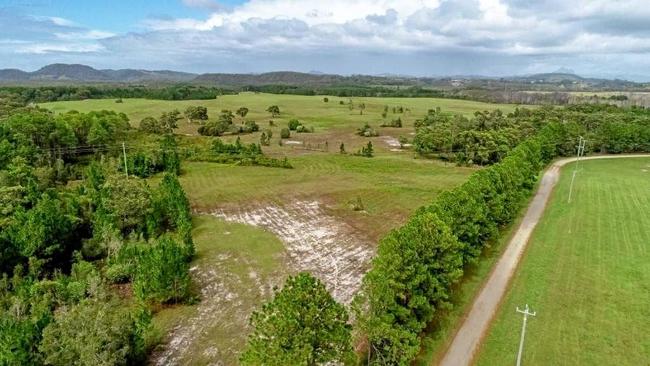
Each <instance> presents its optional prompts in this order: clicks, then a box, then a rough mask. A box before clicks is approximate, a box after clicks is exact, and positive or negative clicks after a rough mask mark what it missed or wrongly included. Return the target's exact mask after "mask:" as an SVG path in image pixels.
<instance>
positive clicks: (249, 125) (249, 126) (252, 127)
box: [242, 119, 260, 133]
mask: <svg viewBox="0 0 650 366" xmlns="http://www.w3.org/2000/svg"><path fill="white" fill-rule="evenodd" d="M259 130H260V126H258V124H257V123H255V121H253V120H250V119H249V120H246V122H244V129H243V131H242V132H247V133H249V132H257V131H259Z"/></svg>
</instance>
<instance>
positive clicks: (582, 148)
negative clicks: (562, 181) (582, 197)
mask: <svg viewBox="0 0 650 366" xmlns="http://www.w3.org/2000/svg"><path fill="white" fill-rule="evenodd" d="M586 143H587V140H585V139H584V138H582V136H579V139H578V156H577V159H576V163H575V165H574V167H573V176H572V177H571V185H570V186H569V199H568V200H567V203H571V194H572V193H573V181H574V180H575V179H576V173H578V165H579V164H580V158H581V157H582V156H583V155H584V153H585V144H586Z"/></svg>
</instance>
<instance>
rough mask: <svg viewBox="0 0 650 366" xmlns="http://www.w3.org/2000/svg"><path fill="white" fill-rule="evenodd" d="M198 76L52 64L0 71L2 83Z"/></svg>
mask: <svg viewBox="0 0 650 366" xmlns="http://www.w3.org/2000/svg"><path fill="white" fill-rule="evenodd" d="M196 77H197V74H191V73H187V72H178V71H169V70H155V71H149V70H135V69H121V70H111V69H107V70H97V69H94V68H92V67H90V66H87V65H79V64H51V65H47V66H45V67H42V68H40V69H38V70H36V71H34V72H26V71H22V70H18V69H2V70H0V81H2V82H11V81H17V82H25V81H41V82H43V81H62V82H66V81H68V82H140V81H171V82H181V81H191V80H193V79H194V78H196Z"/></svg>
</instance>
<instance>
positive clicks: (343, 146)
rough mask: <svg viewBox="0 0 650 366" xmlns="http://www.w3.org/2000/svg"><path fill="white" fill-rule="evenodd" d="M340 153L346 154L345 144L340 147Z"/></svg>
mask: <svg viewBox="0 0 650 366" xmlns="http://www.w3.org/2000/svg"><path fill="white" fill-rule="evenodd" d="M339 152H340V153H341V154H346V152H345V144H344V143H342V142H341V145H340V146H339Z"/></svg>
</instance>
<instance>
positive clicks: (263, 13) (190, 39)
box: [0, 0, 650, 75]
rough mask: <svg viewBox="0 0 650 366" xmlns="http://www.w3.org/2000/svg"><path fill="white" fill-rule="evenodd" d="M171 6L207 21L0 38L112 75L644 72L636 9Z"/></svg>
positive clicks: (443, 2) (588, 0)
mask: <svg viewBox="0 0 650 366" xmlns="http://www.w3.org/2000/svg"><path fill="white" fill-rule="evenodd" d="M183 3H184V4H185V5H186V6H191V7H198V8H202V9H206V10H207V11H208V12H209V13H208V14H207V16H206V17H205V18H203V19H200V18H176V19H174V18H169V19H146V20H143V21H142V23H141V25H144V31H141V32H135V33H122V34H111V33H109V32H102V31H100V30H93V29H88V28H84V27H82V26H80V25H77V24H75V23H74V22H71V21H69V20H66V19H61V18H55V17H47V18H43V19H41V20H40V23H39V26H38V27H30V26H29V25H23V27H24V31H22V32H10V33H9V34H5V35H3V36H4V37H5V38H6V39H12V40H22V39H23V38H21V37H23V34H29V33H30V32H32V33H33V32H35V31H33V30H32V29H34V28H35V29H39V31H43V34H46V35H44V36H38V37H35V39H33V40H32V43H33V44H31V48H29V47H27V48H22V49H18V51H17V52H25V50H31V52H39V53H44V52H47V53H50V54H55V53H56V52H81V53H83V52H87V53H93V52H102V57H105V58H103V59H102V61H103V62H107V63H108V62H111V61H112V62H115V63H120V64H121V65H122V66H123V67H144V66H145V65H153V67H175V66H178V67H180V68H183V69H192V68H194V69H195V70H197V69H198V70H200V71H225V70H229V71H267V70H268V69H270V68H273V69H296V70H311V69H325V71H330V72H343V73H346V72H348V73H349V72H372V70H376V71H377V72H393V73H416V74H437V75H440V74H448V73H478V74H490V73H496V74H514V73H518V72H527V71H529V70H536V71H539V69H540V68H544V67H549V68H554V67H553V65H554V64H558V65H560V66H568V67H571V68H573V69H576V70H577V71H578V72H585V73H588V72H591V71H592V70H603V69H604V68H605V64H601V63H599V62H598V60H599V59H602V60H612V57H614V59H618V60H621V62H619V63H611V62H609V61H608V62H609V64H608V66H610V67H612V68H616V67H618V68H620V69H621V70H622V71H626V69H627V68H629V67H630V65H634V63H632V62H631V61H630V62H627V61H626V60H635V62H636V63H638V64H639V66H637V71H635V72H637V73H638V72H641V71H639V70H643V68H644V67H647V66H648V64H649V63H650V61H648V62H639V60H640V59H643V58H642V57H638V56H637V55H645V56H650V55H648V53H650V22H648V21H647V20H648V19H650V7H648V6H647V0H621V1H611V0H575V1H572V2H567V1H566V0H547V1H534V0H329V1H306V0H249V1H247V2H245V3H243V4H241V5H238V6H234V7H232V8H229V9H227V8H224V7H219V6H218V5H217V4H218V3H217V2H215V1H213V0H183ZM0 16H1V14H0ZM0 21H4V20H3V19H0ZM45 23H47V27H46V26H44V25H43V24H45ZM14 24H15V25H14ZM13 27H16V28H18V27H21V25H20V24H19V23H18V22H14V23H11V26H9V27H7V28H13ZM45 28H47V29H45ZM42 29H45V30H42ZM24 37H27V36H24ZM1 47H2V43H1V42H0V48H1ZM7 49H9V47H7ZM57 49H59V50H61V51H57ZM21 50H22V51H21ZM66 50H67V51H66ZM70 50H77V51H70ZM7 52H8V51H7ZM3 54H6V52H5V53H3ZM614 55H616V56H614ZM648 60H650V57H649V58H648ZM126 62H129V63H131V64H125V63H126ZM603 62H605V61H603ZM643 72H646V73H647V71H643Z"/></svg>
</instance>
